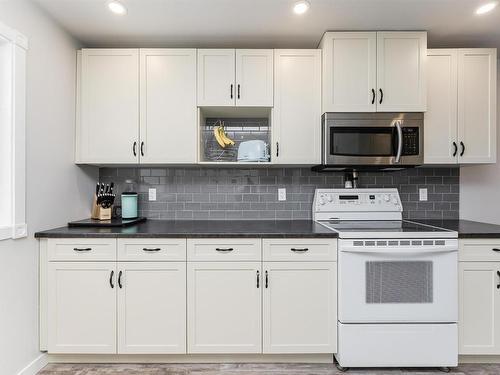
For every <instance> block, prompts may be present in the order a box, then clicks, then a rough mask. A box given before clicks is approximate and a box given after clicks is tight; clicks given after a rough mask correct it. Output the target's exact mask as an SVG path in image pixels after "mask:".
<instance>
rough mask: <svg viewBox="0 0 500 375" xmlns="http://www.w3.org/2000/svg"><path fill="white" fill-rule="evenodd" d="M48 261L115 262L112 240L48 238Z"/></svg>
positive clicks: (114, 244) (114, 242)
mask: <svg viewBox="0 0 500 375" xmlns="http://www.w3.org/2000/svg"><path fill="white" fill-rule="evenodd" d="M48 256H49V261H96V260H103V261H104V260H105V261H115V260H116V239H114V238H54V239H51V238H49V241H48Z"/></svg>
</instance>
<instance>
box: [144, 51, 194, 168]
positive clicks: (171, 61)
mask: <svg viewBox="0 0 500 375" xmlns="http://www.w3.org/2000/svg"><path fill="white" fill-rule="evenodd" d="M140 69H141V73H140V98H141V117H140V147H139V152H140V161H141V163H148V164H153V163H162V164H165V163H186V164H188V163H196V152H197V148H196V145H197V143H196V139H197V130H198V128H197V109H196V50H195V49H160V48H156V49H142V50H141V51H140Z"/></svg>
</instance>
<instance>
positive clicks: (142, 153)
mask: <svg viewBox="0 0 500 375" xmlns="http://www.w3.org/2000/svg"><path fill="white" fill-rule="evenodd" d="M141 156H144V142H141Z"/></svg>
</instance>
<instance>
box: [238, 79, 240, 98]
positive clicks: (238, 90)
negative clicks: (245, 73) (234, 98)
mask: <svg viewBox="0 0 500 375" xmlns="http://www.w3.org/2000/svg"><path fill="white" fill-rule="evenodd" d="M239 98H240V84H239V83H238V99H239Z"/></svg>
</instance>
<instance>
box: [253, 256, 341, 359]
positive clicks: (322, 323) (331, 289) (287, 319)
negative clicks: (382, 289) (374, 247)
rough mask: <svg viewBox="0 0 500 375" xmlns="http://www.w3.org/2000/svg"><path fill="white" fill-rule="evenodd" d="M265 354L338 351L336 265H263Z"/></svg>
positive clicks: (311, 263) (315, 263) (308, 263)
mask: <svg viewBox="0 0 500 375" xmlns="http://www.w3.org/2000/svg"><path fill="white" fill-rule="evenodd" d="M263 271H264V275H263V276H264V280H263V284H264V310H263V311H264V312H263V317H264V318H263V320H264V323H263V324H264V340H263V341H264V353H335V352H336V351H337V266H336V263H335V262H304V263H301V262H264V268H263Z"/></svg>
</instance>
